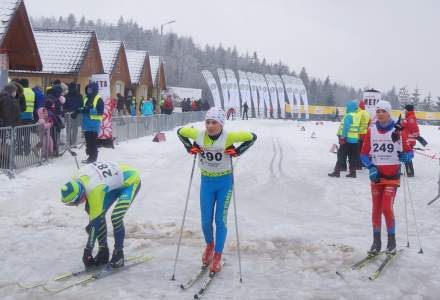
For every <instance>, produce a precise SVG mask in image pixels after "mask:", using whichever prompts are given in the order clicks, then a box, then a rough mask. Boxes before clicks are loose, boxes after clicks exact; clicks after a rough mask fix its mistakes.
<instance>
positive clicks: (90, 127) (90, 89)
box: [72, 82, 104, 164]
mask: <svg viewBox="0 0 440 300" xmlns="http://www.w3.org/2000/svg"><path fill="white" fill-rule="evenodd" d="M98 93H99V87H98V84H97V83H95V82H91V83H89V84H88V85H87V86H86V97H85V98H84V107H81V108H79V109H78V110H77V111H76V112H75V113H74V114H72V118H76V116H77V114H78V113H82V116H83V120H82V130H83V132H84V136H85V140H86V154H87V155H88V156H89V157H88V158H87V159H86V160H83V161H82V162H83V163H85V164H90V163H94V162H95V161H96V160H97V159H98V134H99V128H100V126H101V121H102V117H103V114H104V101H103V100H102V98H101V97H100V96H99V94H98Z"/></svg>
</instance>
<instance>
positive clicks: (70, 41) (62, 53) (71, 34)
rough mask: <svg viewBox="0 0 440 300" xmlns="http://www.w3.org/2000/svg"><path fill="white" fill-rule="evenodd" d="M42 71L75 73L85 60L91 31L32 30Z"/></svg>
mask: <svg viewBox="0 0 440 300" xmlns="http://www.w3.org/2000/svg"><path fill="white" fill-rule="evenodd" d="M34 35H35V40H36V41H37V46H38V50H39V52H40V55H41V60H42V62H43V72H44V73H77V72H79V70H80V68H81V65H82V63H83V61H84V60H85V58H86V56H87V53H88V50H89V47H90V44H91V42H92V38H93V37H94V35H95V33H94V32H93V31H73V30H47V29H36V30H34Z"/></svg>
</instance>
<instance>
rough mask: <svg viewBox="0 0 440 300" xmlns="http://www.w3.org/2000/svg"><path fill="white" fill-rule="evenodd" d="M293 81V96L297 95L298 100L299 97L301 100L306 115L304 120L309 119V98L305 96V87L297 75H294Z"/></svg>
mask: <svg viewBox="0 0 440 300" xmlns="http://www.w3.org/2000/svg"><path fill="white" fill-rule="evenodd" d="M294 82H295V97H297V95H298V101H299V99H301V100H302V103H303V105H304V113H305V115H306V120H308V119H309V100H308V97H307V90H306V87H305V85H304V83H303V82H302V80H301V79H300V78H299V77H294ZM296 92H297V93H296ZM298 116H299V117H300V115H298Z"/></svg>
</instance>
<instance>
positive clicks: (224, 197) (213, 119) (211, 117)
mask: <svg viewBox="0 0 440 300" xmlns="http://www.w3.org/2000/svg"><path fill="white" fill-rule="evenodd" d="M224 122H225V112H224V111H223V110H222V109H221V108H217V107H213V108H211V109H210V110H209V111H208V112H207V113H206V118H205V125H206V130H199V129H197V128H181V129H179V130H178V132H177V134H178V136H179V138H180V140H181V141H182V143H183V144H184V146H185V148H186V149H187V151H188V152H189V153H190V154H196V155H197V154H198V155H199V167H200V169H201V173H202V179H201V187H200V210H201V215H202V230H203V235H204V237H205V241H206V244H207V246H206V248H205V251H204V253H203V256H202V263H203V265H204V266H206V267H207V266H209V265H211V272H214V273H217V272H218V271H220V267H221V256H222V252H223V248H224V245H225V241H226V234H227V228H226V225H227V217H228V207H229V202H230V200H231V194H232V186H233V175H232V166H231V160H230V157H231V156H233V157H236V156H238V155H241V154H243V153H244V152H245V151H246V150H247V149H249V147H251V146H252V144H253V143H254V142H255V140H256V139H257V136H256V135H255V134H253V133H251V132H226V131H225V130H223V125H224ZM190 139H191V140H193V141H194V143H193V144H192V143H191V141H190ZM234 143H242V144H241V145H240V146H239V147H237V148H235V147H234ZM214 207H215V208H214ZM214 212H215V224H216V234H215V243H214V236H213V226H212V223H213V219H214ZM214 250H215V253H213V252H214Z"/></svg>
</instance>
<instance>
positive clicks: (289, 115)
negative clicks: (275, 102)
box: [284, 102, 293, 120]
mask: <svg viewBox="0 0 440 300" xmlns="http://www.w3.org/2000/svg"><path fill="white" fill-rule="evenodd" d="M284 110H285V112H286V118H285V119H286V120H288V119H292V118H293V116H292V106H290V103H287V102H286V103H285V104H284Z"/></svg>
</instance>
